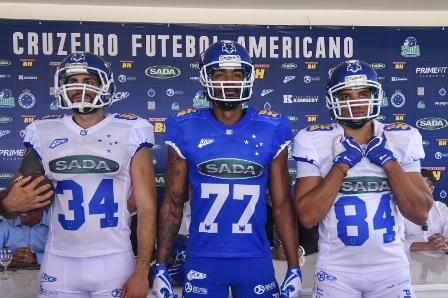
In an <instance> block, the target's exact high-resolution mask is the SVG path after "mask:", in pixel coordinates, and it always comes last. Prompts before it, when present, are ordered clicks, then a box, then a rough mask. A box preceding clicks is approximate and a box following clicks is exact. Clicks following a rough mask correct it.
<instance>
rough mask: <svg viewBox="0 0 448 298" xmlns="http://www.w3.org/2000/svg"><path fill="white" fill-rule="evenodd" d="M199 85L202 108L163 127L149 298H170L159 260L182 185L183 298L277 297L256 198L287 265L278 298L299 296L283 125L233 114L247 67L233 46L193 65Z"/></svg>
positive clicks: (172, 230)
mask: <svg viewBox="0 0 448 298" xmlns="http://www.w3.org/2000/svg"><path fill="white" fill-rule="evenodd" d="M200 81H201V83H202V85H203V86H204V92H205V94H206V96H207V99H208V100H209V101H210V102H211V103H212V108H210V109H209V108H205V109H201V110H196V109H187V110H184V111H180V112H178V113H177V114H174V115H172V116H170V117H169V118H168V119H167V120H166V133H165V142H166V143H167V144H168V163H167V167H166V172H165V177H166V180H165V195H164V198H163V201H162V204H161V209H160V214H159V226H158V239H157V253H158V255H157V261H158V263H157V264H156V269H155V270H154V282H153V295H154V296H156V297H159V298H162V297H173V291H172V288H171V284H170V282H169V276H168V272H167V268H166V264H165V263H166V260H167V259H168V257H169V255H170V251H171V246H172V244H173V241H174V239H175V237H176V236H177V233H178V231H179V226H180V224H181V219H182V209H183V204H184V198H185V197H186V194H187V191H188V181H189V182H190V184H191V186H192V189H193V194H192V199H191V224H190V228H189V242H188V246H187V251H186V261H185V267H184V271H185V279H184V280H185V282H184V286H183V294H182V295H183V297H187V298H190V297H204V296H206V297H213V298H227V297H228V295H229V287H230V288H231V292H232V296H233V297H236V298H238V297H279V287H278V284H277V282H276V279H275V274H274V268H273V263H272V258H271V253H270V244H269V241H268V239H267V236H266V231H265V222H266V189H267V188H268V189H269V192H270V194H271V197H272V204H273V210H274V211H273V212H274V218H275V224H276V226H277V228H278V231H279V233H280V237H281V239H282V242H283V245H284V248H285V251H286V258H287V261H288V270H287V273H286V278H285V281H284V283H283V285H282V287H281V289H280V290H281V297H298V296H299V295H300V294H301V289H302V285H301V271H300V268H299V264H298V255H297V228H296V224H295V212H294V207H293V201H292V197H291V193H290V184H289V181H290V180H289V173H288V169H287V154H288V148H287V147H288V145H289V144H290V142H291V138H292V136H291V127H290V123H289V120H288V118H287V117H285V116H283V115H280V114H278V113H275V112H272V111H268V110H261V111H258V110H255V109H252V108H247V109H243V107H242V103H243V102H245V101H247V100H249V98H250V97H251V95H252V85H253V81H254V66H253V64H252V61H251V59H250V57H249V54H248V53H247V51H246V50H245V49H244V47H243V46H241V45H240V44H238V43H236V42H233V41H228V40H223V41H218V42H216V43H214V44H212V45H211V46H210V47H208V48H207V50H206V51H205V52H204V53H202V54H201V57H200Z"/></svg>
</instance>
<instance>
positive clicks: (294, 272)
mask: <svg viewBox="0 0 448 298" xmlns="http://www.w3.org/2000/svg"><path fill="white" fill-rule="evenodd" d="M300 295H302V271H301V270H300V268H288V270H287V271H286V277H285V280H284V281H283V284H282V287H281V289H280V298H296V297H299V296H300Z"/></svg>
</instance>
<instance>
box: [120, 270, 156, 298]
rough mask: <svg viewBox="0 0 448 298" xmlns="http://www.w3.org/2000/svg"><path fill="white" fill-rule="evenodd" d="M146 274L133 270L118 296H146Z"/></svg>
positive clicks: (121, 297)
mask: <svg viewBox="0 0 448 298" xmlns="http://www.w3.org/2000/svg"><path fill="white" fill-rule="evenodd" d="M148 289H149V282H148V275H147V273H146V272H145V273H144V274H141V273H138V272H136V271H134V273H132V275H131V276H130V277H129V278H128V280H127V281H126V282H125V283H124V285H123V287H122V288H121V294H120V298H125V297H126V298H146V297H148Z"/></svg>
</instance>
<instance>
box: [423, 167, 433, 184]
mask: <svg viewBox="0 0 448 298" xmlns="http://www.w3.org/2000/svg"><path fill="white" fill-rule="evenodd" d="M420 173H422V176H423V177H425V178H428V180H429V181H430V182H431V185H430V186H433V185H434V184H435V183H436V178H435V177H434V173H433V172H432V171H430V170H427V169H421V170H420Z"/></svg>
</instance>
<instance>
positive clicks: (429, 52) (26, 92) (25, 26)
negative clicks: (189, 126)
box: [0, 20, 448, 203]
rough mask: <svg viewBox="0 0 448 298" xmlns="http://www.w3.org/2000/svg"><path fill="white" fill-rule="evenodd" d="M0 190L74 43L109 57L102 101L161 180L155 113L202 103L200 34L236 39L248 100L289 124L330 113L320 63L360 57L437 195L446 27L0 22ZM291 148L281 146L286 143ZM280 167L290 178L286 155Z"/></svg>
mask: <svg viewBox="0 0 448 298" xmlns="http://www.w3.org/2000/svg"><path fill="white" fill-rule="evenodd" d="M0 39H1V40H2V42H3V43H2V47H1V48H0V189H3V188H4V187H5V186H6V184H7V182H8V181H9V179H10V178H11V176H12V175H13V173H14V172H15V171H16V170H17V169H18V167H19V165H20V162H21V160H22V157H23V153H24V147H23V143H22V139H23V135H24V130H25V127H26V126H27V125H28V124H29V123H31V122H33V121H34V120H36V119H39V118H41V117H42V116H44V115H47V114H63V113H69V112H70V111H63V110H58V109H57V107H56V105H55V100H54V89H53V84H54V82H53V74H54V73H55V71H56V69H57V67H58V63H59V62H60V61H61V60H62V59H63V58H64V57H65V56H66V55H68V54H70V53H72V52H76V51H90V52H93V53H95V54H98V55H100V56H102V57H103V58H104V59H105V60H106V61H108V62H109V63H110V65H111V68H112V70H113V72H114V80H115V84H116V86H117V93H116V95H115V96H116V98H117V99H120V101H118V102H116V103H114V104H113V105H112V106H111V107H109V108H108V109H107V110H106V111H109V112H120V113H134V114H136V115H138V116H140V117H143V118H146V119H148V120H149V121H150V122H151V123H152V124H153V125H154V129H155V140H156V146H155V147H154V148H153V155H154V159H153V163H154V166H155V170H156V174H157V185H158V186H161V187H163V186H164V175H163V172H164V168H165V163H166V145H165V144H164V143H163V134H164V131H165V124H164V122H165V119H166V117H167V116H168V115H169V114H171V113H174V112H177V111H179V110H182V109H185V108H188V107H195V108H204V107H209V103H208V102H207V100H206V99H205V98H204V95H203V92H202V90H203V87H202V86H201V84H200V83H199V71H198V59H199V58H198V57H199V54H200V53H201V52H202V51H203V50H204V49H206V48H207V47H208V46H209V45H210V44H211V43H213V42H215V41H217V40H221V39H229V40H235V41H238V42H239V43H241V44H242V45H243V46H244V47H245V48H246V49H247V50H248V52H249V54H250V55H251V57H252V59H253V62H254V64H255V68H256V82H255V85H254V88H253V90H254V93H253V96H252V98H251V99H250V101H249V102H248V104H247V105H248V106H250V107H253V108H256V109H263V108H266V109H271V110H273V111H276V112H280V113H282V114H285V115H288V117H289V119H290V120H291V124H292V128H293V133H294V134H295V133H296V132H297V131H298V130H299V129H301V128H304V127H307V126H309V125H314V124H327V123H329V122H330V121H331V120H330V116H329V112H328V110H327V108H326V107H325V89H324V87H325V82H326V79H327V77H328V70H329V69H331V68H332V67H334V66H336V65H337V64H338V63H340V62H342V61H344V60H350V59H359V60H364V61H366V62H367V63H369V64H370V65H371V66H372V67H373V68H375V69H376V71H377V72H378V75H379V78H380V80H381V82H382V84H383V88H384V91H385V97H384V99H383V108H382V111H381V115H380V116H379V118H378V120H380V121H382V122H384V123H394V122H403V123H407V124H410V125H413V126H416V127H417V128H418V129H419V130H420V132H421V134H422V136H423V145H424V148H425V152H426V158H425V160H423V161H422V165H423V167H426V168H429V169H431V170H432V171H433V172H434V174H435V176H436V179H437V184H436V190H435V192H434V197H435V199H436V200H440V201H444V202H445V203H447V202H448V198H447V191H448V178H444V174H445V172H446V171H445V169H446V167H448V127H447V126H448V121H447V120H448V116H447V115H448V113H447V112H448V96H447V88H448V76H447V68H448V57H447V56H446V53H447V52H448V31H446V30H442V29H441V28H428V27H422V28H412V27H406V28H393V27H356V28H354V29H352V28H351V27H329V26H321V27H319V26H313V27H312V29H310V27H308V26H248V25H233V26H230V25H226V26H219V25H204V24H198V25H176V24H128V23H125V24H122V23H95V22H84V21H83V22H82V23H81V22H61V21H20V20H0ZM289 149H290V153H291V152H292V148H289ZM288 166H289V170H290V173H291V175H292V176H293V177H294V176H295V163H294V161H293V160H292V158H290V161H289V165H288Z"/></svg>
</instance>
